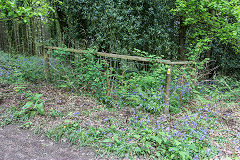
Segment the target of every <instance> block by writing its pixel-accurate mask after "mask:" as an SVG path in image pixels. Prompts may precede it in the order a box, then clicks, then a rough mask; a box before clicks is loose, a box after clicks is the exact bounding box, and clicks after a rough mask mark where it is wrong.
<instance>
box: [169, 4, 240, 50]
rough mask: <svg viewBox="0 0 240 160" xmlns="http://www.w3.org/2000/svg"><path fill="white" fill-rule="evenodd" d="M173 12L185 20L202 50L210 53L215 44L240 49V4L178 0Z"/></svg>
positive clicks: (193, 40)
mask: <svg viewBox="0 0 240 160" xmlns="http://www.w3.org/2000/svg"><path fill="white" fill-rule="evenodd" d="M173 12H174V13H175V14H176V15H178V16H181V17H183V19H184V25H186V26H188V27H189V28H190V29H191V32H190V33H191V35H189V37H190V39H191V40H192V42H194V43H195V46H197V48H198V50H199V51H200V50H201V49H202V51H204V50H208V49H209V44H211V42H212V41H213V40H218V41H220V42H221V43H223V44H230V45H232V47H233V48H234V49H235V51H236V52H239V49H240V47H239V46H240V1H238V0H231V1H229V0H176V9H174V10H173Z"/></svg>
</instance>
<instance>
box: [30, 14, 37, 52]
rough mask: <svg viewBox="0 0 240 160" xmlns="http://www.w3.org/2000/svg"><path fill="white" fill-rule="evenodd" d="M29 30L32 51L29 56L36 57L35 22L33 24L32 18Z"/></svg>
mask: <svg viewBox="0 0 240 160" xmlns="http://www.w3.org/2000/svg"><path fill="white" fill-rule="evenodd" d="M30 28H31V33H32V36H31V41H32V48H31V49H32V50H31V54H32V55H36V44H35V22H34V17H32V18H31V19H30Z"/></svg>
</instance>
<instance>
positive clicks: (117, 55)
mask: <svg viewBox="0 0 240 160" xmlns="http://www.w3.org/2000/svg"><path fill="white" fill-rule="evenodd" d="M44 48H46V49H50V50H60V51H65V52H72V53H79V54H86V53H87V52H89V51H86V50H79V49H71V48H60V47H50V46H45V47H44ZM96 54H97V55H99V56H103V57H111V58H120V59H127V60H133V61H141V62H156V63H162V64H167V65H184V64H191V63H192V62H189V61H176V62H172V61H170V60H163V59H152V58H146V57H138V56H128V55H120V54H112V53H105V52H96Z"/></svg>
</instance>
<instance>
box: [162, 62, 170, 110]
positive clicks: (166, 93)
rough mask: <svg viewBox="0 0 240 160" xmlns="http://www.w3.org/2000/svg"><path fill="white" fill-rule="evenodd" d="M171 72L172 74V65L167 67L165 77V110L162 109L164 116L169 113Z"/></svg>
mask: <svg viewBox="0 0 240 160" xmlns="http://www.w3.org/2000/svg"><path fill="white" fill-rule="evenodd" d="M171 72H172V65H170V66H169V68H168V70H167V76H166V87H165V104H166V108H165V109H164V112H165V113H166V114H168V113H169V100H170V83H171Z"/></svg>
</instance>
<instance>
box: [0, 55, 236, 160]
mask: <svg viewBox="0 0 240 160" xmlns="http://www.w3.org/2000/svg"><path fill="white" fill-rule="evenodd" d="M92 52H93V51H91V52H90V51H89V52H88V54H86V55H85V56H80V55H77V56H75V58H74V59H72V60H71V59H70V60H69V61H67V62H66V63H63V61H64V60H66V57H67V56H68V55H62V56H60V57H58V54H56V53H55V55H54V57H53V58H52V59H50V63H51V70H52V72H51V73H52V77H53V78H54V79H53V81H52V84H53V85H55V86H57V87H60V88H66V89H69V91H71V92H75V91H79V90H82V91H84V93H85V94H86V93H90V94H91V95H92V96H94V97H96V98H97V99H98V100H99V101H101V102H102V103H103V104H105V106H106V107H107V108H109V107H110V108H112V109H113V112H116V113H117V112H118V111H120V110H121V109H122V108H126V107H127V108H132V109H131V110H132V111H131V114H130V115H129V117H128V118H127V119H124V120H118V119H117V118H114V117H113V118H108V119H105V120H104V125H103V126H98V127H96V126H95V127H94V126H89V127H82V126H81V122H80V121H78V119H76V120H73V117H75V118H76V115H74V114H72V112H71V114H70V113H61V112H58V111H57V110H54V109H51V110H49V111H46V109H45V103H46V102H45V101H44V100H43V99H42V97H43V96H44V95H43V94H38V93H33V92H31V91H23V90H22V88H21V87H19V88H17V87H16V89H15V91H16V94H22V95H23V96H24V97H25V98H24V101H22V102H20V103H19V105H17V106H8V107H5V108H4V107H3V106H1V110H2V111H4V112H1V115H0V118H1V125H2V126H4V125H7V124H10V123H19V122H20V123H21V127H22V128H31V126H32V125H33V124H34V121H33V120H34V118H37V117H41V118H46V117H51V119H52V120H54V119H60V120H62V121H63V123H61V124H59V125H57V126H55V127H53V128H49V129H48V131H46V132H45V133H44V134H46V135H47V136H48V137H49V138H51V139H54V140H56V141H60V140H61V139H62V138H67V139H68V140H69V141H70V142H71V143H72V144H77V145H79V146H91V147H93V148H95V149H97V150H98V151H99V152H101V153H104V154H110V153H115V154H117V155H118V156H120V157H126V156H127V157H129V158H137V157H144V158H146V159H211V158H212V157H214V156H216V155H217V154H218V152H219V150H218V149H217V147H216V146H215V145H214V144H213V139H212V137H211V135H212V134H213V132H214V131H215V130H217V127H218V123H219V122H218V120H219V116H218V114H217V113H218V108H217V107H216V104H217V103H219V102H221V101H224V102H226V103H227V104H230V103H238V104H239V84H240V83H239V81H236V82H235V83H232V81H231V80H228V81H227V80H226V79H224V78H219V79H216V80H215V81H213V84H209V83H202V84H198V87H196V86H195V88H191V87H190V86H191V85H193V84H192V83H193V81H190V80H189V79H190V78H191V77H192V76H191V74H188V73H189V72H190V71H189V70H188V69H187V68H185V69H183V70H181V72H182V71H184V72H182V73H180V71H178V70H177V69H174V73H173V81H172V84H171V86H172V87H171V97H170V114H169V115H163V114H162V113H163V109H164V107H165V105H166V104H165V102H164V88H165V87H164V84H165V74H166V73H165V72H166V68H168V66H165V65H158V66H151V68H150V69H149V71H148V72H146V71H144V70H141V69H137V68H136V67H134V66H131V67H130V66H129V65H130V64H128V63H124V62H123V64H121V66H122V68H120V69H118V70H117V69H116V70H111V69H108V68H106V66H108V65H106V63H109V62H108V61H106V60H103V61H101V62H98V63H97V59H96V57H95V56H94V55H93V53H92ZM63 53H65V52H63ZM56 59H58V60H56ZM124 65H125V68H124ZM131 65H132V64H131ZM181 74H182V75H185V77H187V76H189V77H188V81H185V83H183V85H182V86H181V85H180V84H179V83H178V82H179V80H181V79H179V75H181ZM44 79H45V77H44V70H43V60H42V58H40V57H24V56H20V55H14V56H10V55H8V54H5V53H1V55H0V81H1V83H9V84H12V83H16V84H17V86H20V85H19V84H21V83H25V82H26V81H28V82H32V83H33V82H34V83H40V82H42V81H44ZM71 89H72V90H71ZM74 90H75V91H74ZM193 93H194V94H193ZM192 98H194V102H195V104H194V105H190V103H189V100H190V99H192ZM107 108H106V109H107ZM83 112H84V111H83ZM149 113H150V114H149ZM161 114H162V115H161ZM69 117H70V118H69ZM71 117H72V118H71ZM38 130H39V131H40V130H41V127H40V128H38ZM41 133H42V131H41Z"/></svg>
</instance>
